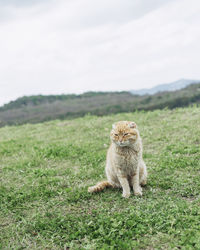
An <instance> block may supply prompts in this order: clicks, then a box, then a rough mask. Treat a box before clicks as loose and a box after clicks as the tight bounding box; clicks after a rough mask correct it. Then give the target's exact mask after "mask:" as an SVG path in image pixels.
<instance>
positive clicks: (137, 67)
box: [0, 0, 200, 105]
mask: <svg viewBox="0 0 200 250" xmlns="http://www.w3.org/2000/svg"><path fill="white" fill-rule="evenodd" d="M199 13H200V1H199V0H99V1H98V0H97V1H94V0H84V1H83V0H0V105H3V104H5V103H7V102H9V101H11V100H15V99H16V98H18V97H21V96H24V95H36V94H62V93H64V94H68V93H83V92H86V91H121V90H133V89H141V88H150V87H153V86H155V85H158V84H163V83H168V82H173V81H176V80H178V79H180V78H186V79H194V80H199V79H200V70H199V69H200V62H199V61H200V42H199V41H200V14H199Z"/></svg>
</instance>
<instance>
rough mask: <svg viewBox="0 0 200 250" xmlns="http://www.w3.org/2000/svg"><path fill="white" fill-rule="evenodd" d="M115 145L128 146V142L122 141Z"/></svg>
mask: <svg viewBox="0 0 200 250" xmlns="http://www.w3.org/2000/svg"><path fill="white" fill-rule="evenodd" d="M117 145H118V146H120V147H127V146H128V144H127V143H124V142H118V143H117Z"/></svg>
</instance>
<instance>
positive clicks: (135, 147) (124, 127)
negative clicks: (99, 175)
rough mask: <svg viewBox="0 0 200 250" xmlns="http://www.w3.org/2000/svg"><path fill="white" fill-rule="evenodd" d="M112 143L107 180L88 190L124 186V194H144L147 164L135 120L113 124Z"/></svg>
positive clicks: (108, 158)
mask: <svg viewBox="0 0 200 250" xmlns="http://www.w3.org/2000/svg"><path fill="white" fill-rule="evenodd" d="M110 139H111V145H110V147H109V149H108V152H107V159H106V169H105V170H106V176H107V181H103V182H100V183H98V184H96V185H95V186H92V187H89V188H88V192H91V193H93V192H100V191H102V190H103V189H104V188H106V187H122V189H123V194H122V196H123V197H125V198H128V197H129V196H130V187H133V190H134V194H135V195H140V196H141V195H142V188H141V186H143V185H145V184H146V183H147V170H146V165H145V163H144V161H143V158H142V140H141V137H140V134H139V131H138V129H137V125H136V124H135V122H130V121H120V122H117V123H115V124H113V128H112V130H111V133H110Z"/></svg>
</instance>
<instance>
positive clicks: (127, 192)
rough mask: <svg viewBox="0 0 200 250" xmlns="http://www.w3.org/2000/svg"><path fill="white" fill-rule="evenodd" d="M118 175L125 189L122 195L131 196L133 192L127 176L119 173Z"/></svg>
mask: <svg viewBox="0 0 200 250" xmlns="http://www.w3.org/2000/svg"><path fill="white" fill-rule="evenodd" d="M117 177H118V180H119V182H120V184H121V186H122V189H123V194H122V197H124V198H129V196H130V194H131V192H130V186H129V183H128V180H127V178H126V177H125V176H123V175H121V174H119V175H118V176H117Z"/></svg>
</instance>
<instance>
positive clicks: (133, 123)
mask: <svg viewBox="0 0 200 250" xmlns="http://www.w3.org/2000/svg"><path fill="white" fill-rule="evenodd" d="M129 127H130V128H136V127H137V125H136V123H135V122H130V123H129Z"/></svg>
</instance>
